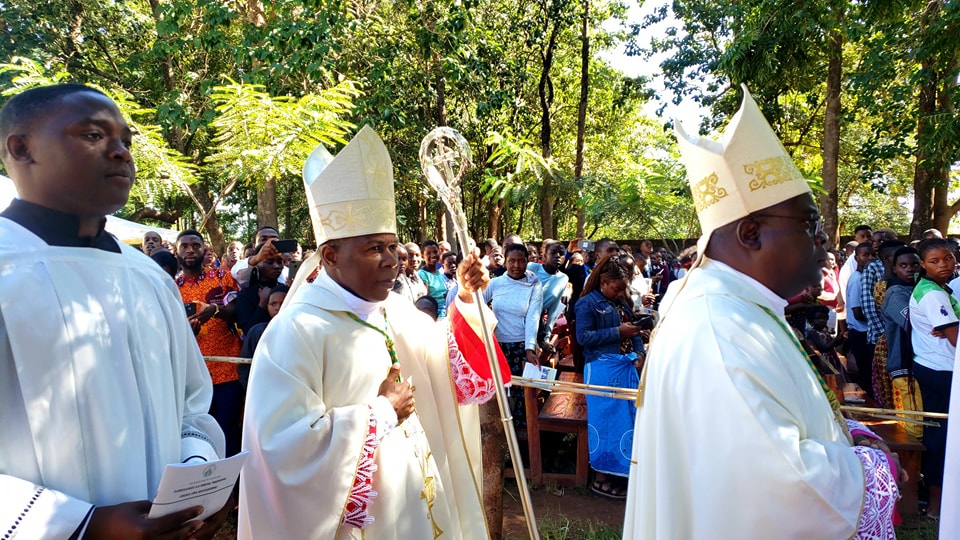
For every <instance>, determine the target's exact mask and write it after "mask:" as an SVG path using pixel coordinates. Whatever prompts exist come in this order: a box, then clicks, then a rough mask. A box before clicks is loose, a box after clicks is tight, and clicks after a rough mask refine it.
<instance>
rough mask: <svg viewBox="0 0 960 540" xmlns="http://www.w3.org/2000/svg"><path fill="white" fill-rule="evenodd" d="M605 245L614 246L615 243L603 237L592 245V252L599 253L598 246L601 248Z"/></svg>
mask: <svg viewBox="0 0 960 540" xmlns="http://www.w3.org/2000/svg"><path fill="white" fill-rule="evenodd" d="M606 244H616V242H614V241H613V239H612V238H607V237H606V236H604V237H603V238H601V239H599V240H597V243H596V244H594V245H593V250H594V251H600V246H603V245H606Z"/></svg>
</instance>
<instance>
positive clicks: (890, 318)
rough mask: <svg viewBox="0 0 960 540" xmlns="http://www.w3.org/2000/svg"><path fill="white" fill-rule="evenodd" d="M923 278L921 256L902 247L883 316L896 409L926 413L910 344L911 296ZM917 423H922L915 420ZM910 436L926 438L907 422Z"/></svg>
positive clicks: (884, 298) (921, 430)
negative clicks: (921, 274)
mask: <svg viewBox="0 0 960 540" xmlns="http://www.w3.org/2000/svg"><path fill="white" fill-rule="evenodd" d="M919 279H920V254H919V253H917V250H916V249H914V248H912V247H902V248H900V249H899V250H897V252H896V253H894V255H893V276H892V277H890V278H889V279H888V280H887V294H886V295H885V296H884V297H883V303H882V304H881V307H880V313H881V315H882V317H883V324H884V333H885V335H886V339H887V356H886V358H884V360H885V361H886V363H887V364H886V367H887V372H888V373H889V374H890V379H891V386H892V396H891V397H892V400H893V408H894V409H900V410H910V411H922V410H923V400H922V399H921V396H920V387H919V386H918V385H917V380H916V379H915V378H914V377H913V345H912V344H911V342H910V332H911V329H910V295H912V294H913V287H914V286H915V285H916V284H917V280H919ZM915 419H916V420H922V418H920V417H915ZM903 427H904V429H906V430H907V433H909V434H910V435H913V436H914V437H916V438H917V439H921V440H922V439H923V426H922V425H920V424H914V423H904V424H903Z"/></svg>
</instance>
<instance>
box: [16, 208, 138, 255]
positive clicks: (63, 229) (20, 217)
mask: <svg viewBox="0 0 960 540" xmlns="http://www.w3.org/2000/svg"><path fill="white" fill-rule="evenodd" d="M0 216H3V217H5V218H7V219H9V220H11V221H13V222H14V223H16V224H18V225H20V226H21V227H23V228H25V229H27V230H28V231H30V232H32V233H33V234H35V235H37V236H39V237H40V238H41V239H42V240H43V241H44V242H46V243H47V244H49V245H51V246H60V247H90V248H96V249H102V250H104V251H110V252H113V253H120V245H119V244H117V239H116V238H114V237H113V236H112V235H111V234H110V233H108V232H107V231H106V230H104V226H105V225H106V223H107V220H106V218H104V219H103V221H101V222H100V229H99V230H98V231H97V234H96V235H95V236H80V235H79V230H80V220H79V219H77V217H76V216H73V215H70V214H64V213H63V212H58V211H57V210H51V209H50V208H47V207H45V206H40V205H39V204H34V203H31V202H27V201H23V200H20V199H14V200H13V201H11V202H10V206H8V207H7V209H6V210H4V211H3V212H0Z"/></svg>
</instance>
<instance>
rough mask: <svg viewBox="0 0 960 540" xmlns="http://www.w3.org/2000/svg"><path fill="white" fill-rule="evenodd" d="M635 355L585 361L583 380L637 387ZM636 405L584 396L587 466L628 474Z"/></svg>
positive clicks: (618, 355) (605, 471)
mask: <svg viewBox="0 0 960 540" xmlns="http://www.w3.org/2000/svg"><path fill="white" fill-rule="evenodd" d="M635 359H636V355H634V354H602V355H600V356H599V357H598V358H597V359H596V360H594V361H592V362H587V365H586V367H585V368H584V371H583V382H584V383H586V384H595V385H599V386H616V387H618V388H631V389H633V388H637V387H638V386H639V384H640V377H639V376H638V375H637V368H635V367H634V366H633V361H634V360H635ZM636 417H637V407H636V406H635V405H634V402H633V400H624V399H614V398H609V397H600V396H590V395H588V396H587V441H588V444H589V449H590V467H592V468H593V470H595V471H597V472H602V473H606V474H613V475H616V476H628V475H629V474H630V455H631V453H632V451H633V423H634V420H635V419H636Z"/></svg>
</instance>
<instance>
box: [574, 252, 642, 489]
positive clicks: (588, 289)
mask: <svg viewBox="0 0 960 540" xmlns="http://www.w3.org/2000/svg"><path fill="white" fill-rule="evenodd" d="M632 277H633V276H632V268H631V269H628V268H626V267H625V265H622V264H620V257H619V256H617V255H607V256H606V257H604V258H603V259H600V262H599V263H597V266H596V268H594V270H593V272H592V273H591V274H590V278H589V279H588V280H587V283H586V285H584V287H583V294H582V295H581V297H580V301H579V302H577V308H576V309H577V341H578V342H579V343H580V345H581V346H582V347H583V353H584V356H585V358H586V365H585V367H584V371H583V382H584V383H586V384H592V385H600V386H616V387H621V388H636V387H637V384H638V383H639V381H640V379H639V376H638V372H639V369H640V368H642V367H643V361H644V359H645V357H646V356H645V355H646V351H645V349H644V346H643V340H642V338H641V336H640V333H641V330H642V328H641V327H640V326H637V325H634V324H633V323H631V319H632V317H633V308H632V307H631V306H630V304H629V301H628V300H627V294H628V289H629V285H630V281H631V279H632ZM636 415H637V408H636V407H635V406H634V404H633V402H632V401H624V400H619V399H613V398H608V397H599V396H587V426H588V430H589V431H590V433H596V434H597V439H596V444H593V443H591V445H590V467H591V468H592V469H593V471H594V481H593V484H592V485H591V486H590V490H591V491H592V492H593V493H595V494H596V495H600V496H602V497H606V498H610V499H615V500H624V499H626V498H627V476H628V475H629V472H630V460H629V458H628V456H629V454H627V455H624V453H623V452H622V451H621V448H629V447H630V446H632V439H633V437H632V431H633V422H634V419H635V418H636Z"/></svg>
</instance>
